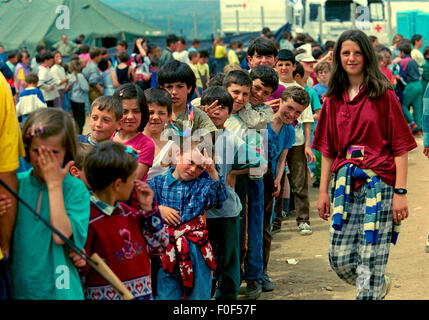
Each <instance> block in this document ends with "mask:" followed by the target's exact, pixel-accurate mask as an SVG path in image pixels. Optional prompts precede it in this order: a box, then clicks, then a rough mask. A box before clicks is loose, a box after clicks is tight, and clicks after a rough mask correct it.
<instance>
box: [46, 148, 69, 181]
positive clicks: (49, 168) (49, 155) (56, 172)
mask: <svg viewBox="0 0 429 320" xmlns="http://www.w3.org/2000/svg"><path fill="white" fill-rule="evenodd" d="M73 164H74V161H69V162H68V163H67V164H66V165H65V167H64V168H61V166H60V163H59V162H58V159H57V158H56V157H55V155H54V153H53V152H52V150H51V149H50V148H47V147H45V146H41V147H40V148H39V161H38V166H39V168H40V173H41V175H42V177H43V179H44V180H45V182H46V184H47V185H48V186H49V185H55V186H57V185H58V184H62V182H63V180H64V178H65V176H66V175H67V173H68V172H69V171H70V168H71V166H72V165H73Z"/></svg>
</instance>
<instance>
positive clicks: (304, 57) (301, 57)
mask: <svg viewBox="0 0 429 320" xmlns="http://www.w3.org/2000/svg"><path fill="white" fill-rule="evenodd" d="M295 60H296V61H298V62H316V59H314V58H313V56H312V55H311V54H308V53H307V52H303V53H300V54H298V55H296V57H295Z"/></svg>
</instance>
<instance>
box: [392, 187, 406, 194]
mask: <svg viewBox="0 0 429 320" xmlns="http://www.w3.org/2000/svg"><path fill="white" fill-rule="evenodd" d="M393 192H394V193H396V194H407V189H404V188H395V189H393Z"/></svg>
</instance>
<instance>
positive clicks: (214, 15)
mask: <svg viewBox="0 0 429 320" xmlns="http://www.w3.org/2000/svg"><path fill="white" fill-rule="evenodd" d="M213 37H214V38H215V39H216V38H217V14H216V12H214V13H213Z"/></svg>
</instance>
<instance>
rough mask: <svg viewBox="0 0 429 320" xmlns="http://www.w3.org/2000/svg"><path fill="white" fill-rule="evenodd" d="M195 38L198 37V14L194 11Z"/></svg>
mask: <svg viewBox="0 0 429 320" xmlns="http://www.w3.org/2000/svg"><path fill="white" fill-rule="evenodd" d="M194 38H196V39H198V16H197V12H195V13H194Z"/></svg>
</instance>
